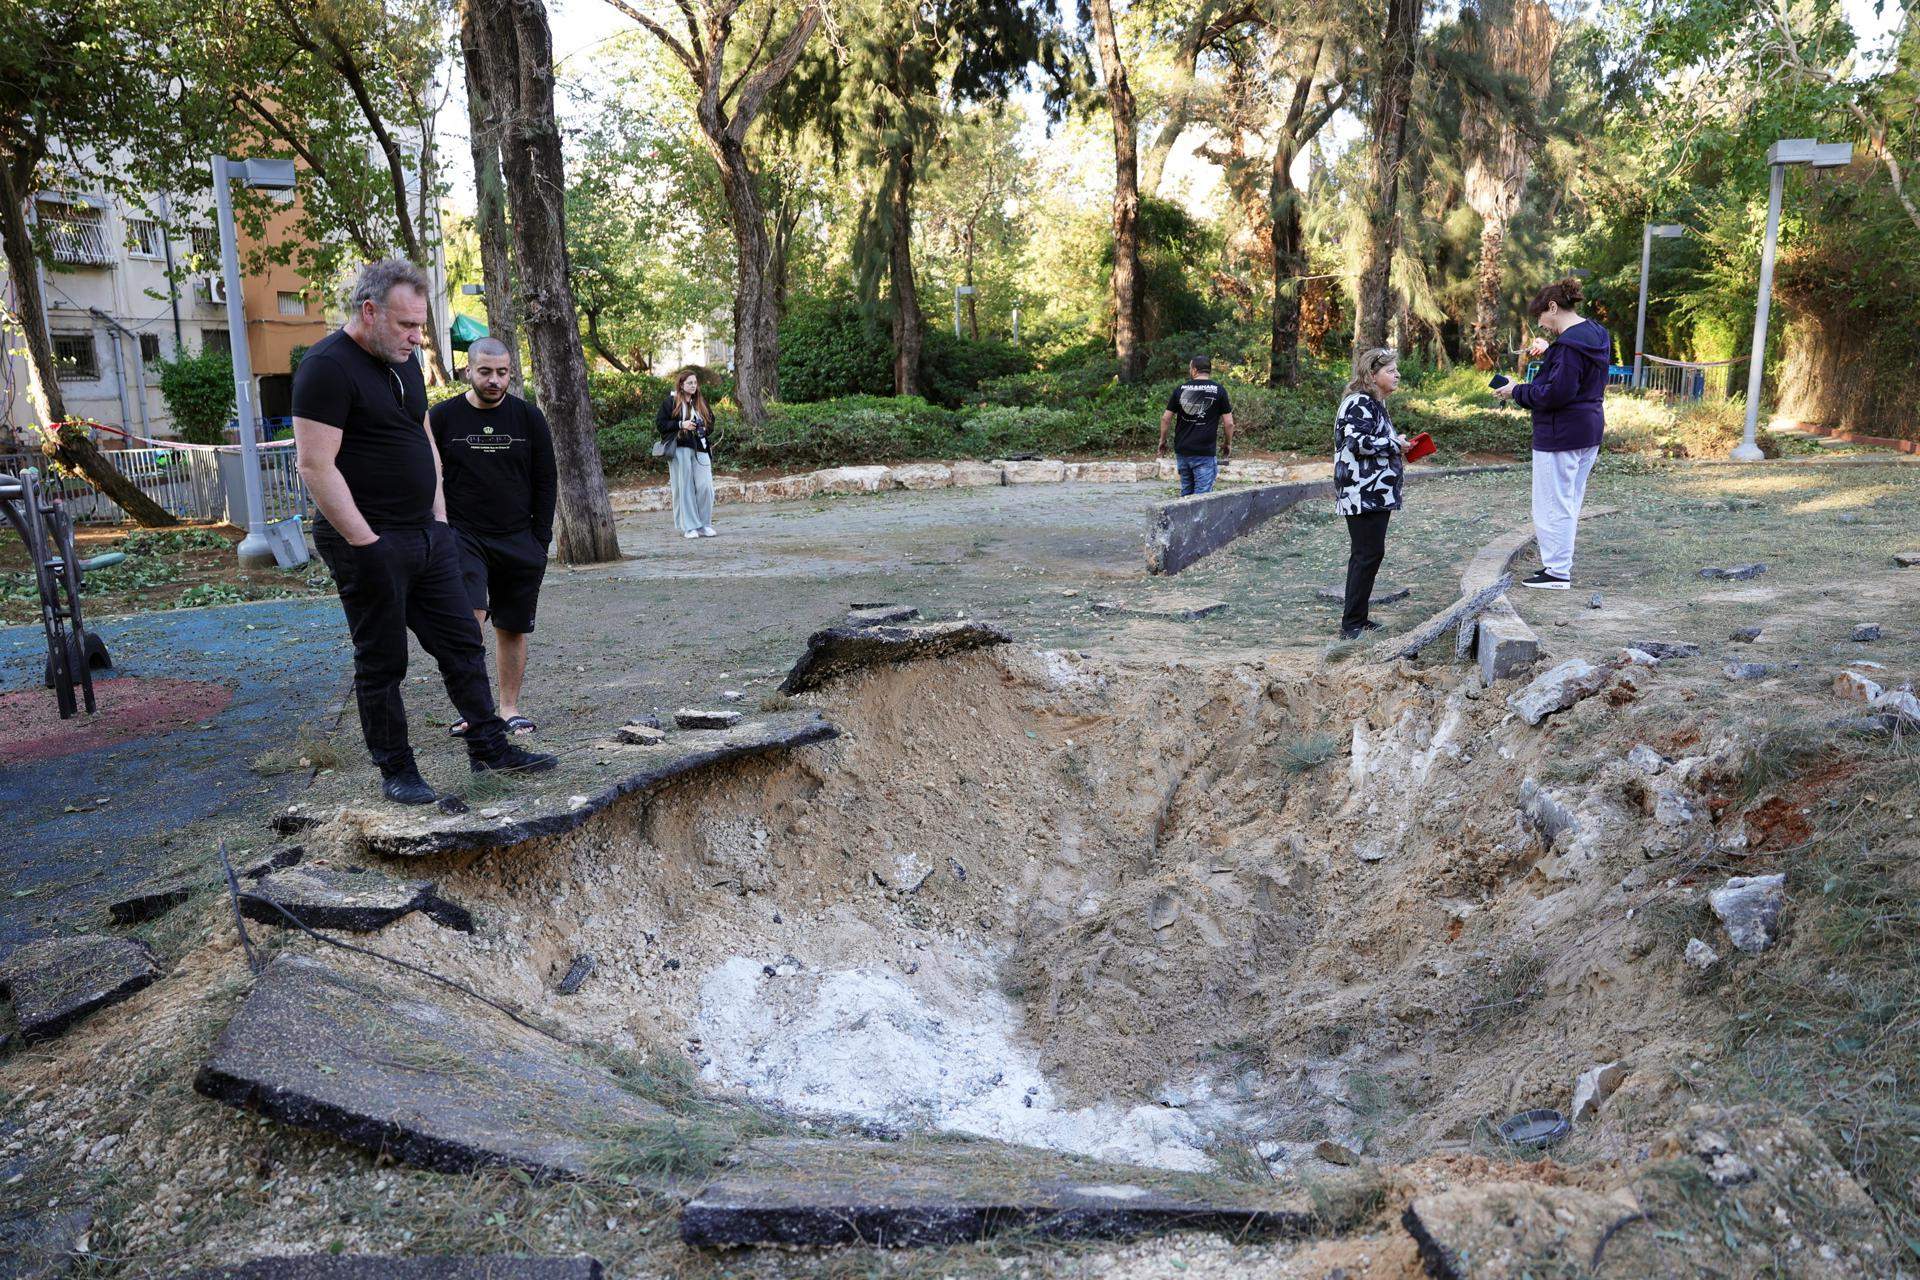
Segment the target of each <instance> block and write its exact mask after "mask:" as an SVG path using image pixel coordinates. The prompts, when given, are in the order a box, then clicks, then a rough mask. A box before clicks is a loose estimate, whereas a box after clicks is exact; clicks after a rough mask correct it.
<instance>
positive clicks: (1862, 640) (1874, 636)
mask: <svg viewBox="0 0 1920 1280" xmlns="http://www.w3.org/2000/svg"><path fill="white" fill-rule="evenodd" d="M1879 638H1880V624H1879V623H1877V622H1858V623H1855V624H1854V627H1853V631H1852V632H1851V633H1850V634H1849V635H1848V636H1847V639H1849V640H1851V641H1853V642H1854V643H1855V644H1872V643H1873V642H1874V641H1875V640H1878V639H1879Z"/></svg>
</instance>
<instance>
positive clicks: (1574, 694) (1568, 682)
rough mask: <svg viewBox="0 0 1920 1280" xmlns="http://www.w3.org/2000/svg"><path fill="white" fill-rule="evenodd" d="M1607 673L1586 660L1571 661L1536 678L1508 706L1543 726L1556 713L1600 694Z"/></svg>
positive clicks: (1528, 719)
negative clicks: (1583, 699)
mask: <svg viewBox="0 0 1920 1280" xmlns="http://www.w3.org/2000/svg"><path fill="white" fill-rule="evenodd" d="M1606 680H1607V673H1606V671H1605V670H1603V669H1602V668H1599V667H1596V666H1594V665H1593V664H1592V663H1591V662H1588V661H1587V660H1586V659H1584V658H1569V659H1567V660H1566V661H1565V662H1563V663H1561V664H1560V665H1559V666H1557V667H1554V668H1552V669H1550V670H1548V671H1546V672H1543V673H1542V674H1541V675H1539V676H1537V677H1535V678H1534V680H1533V681H1532V683H1530V684H1528V685H1527V686H1526V687H1525V688H1524V689H1521V690H1519V691H1518V692H1517V693H1515V694H1513V695H1512V696H1511V697H1509V698H1508V699H1507V705H1508V706H1509V707H1511V708H1513V710H1514V711H1516V712H1517V713H1519V715H1520V718H1521V719H1523V720H1525V721H1526V722H1527V723H1528V724H1539V723H1540V722H1541V721H1542V720H1544V719H1546V718H1547V717H1548V716H1550V715H1552V714H1553V713H1554V712H1556V711H1565V710H1566V709H1567V708H1568V707H1570V706H1572V705H1573V704H1574V703H1576V702H1578V701H1580V699H1582V698H1588V697H1591V696H1593V695H1594V694H1596V693H1598V692H1600V686H1601V685H1603V684H1605V683H1606Z"/></svg>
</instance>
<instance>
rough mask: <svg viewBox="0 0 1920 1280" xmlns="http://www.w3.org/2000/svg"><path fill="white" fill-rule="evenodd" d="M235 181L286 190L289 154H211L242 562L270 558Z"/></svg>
mask: <svg viewBox="0 0 1920 1280" xmlns="http://www.w3.org/2000/svg"><path fill="white" fill-rule="evenodd" d="M230 182H238V183H240V185H242V186H244V187H250V188H253V189H254V190H257V191H291V190H293V188H294V173H293V161H291V160H229V159H228V158H227V157H226V156H215V157H214V158H213V205H214V211H215V214H216V216H217V217H218V219H219V223H220V270H221V274H222V276H224V277H225V279H226V285H227V335H228V336H227V346H228V347H229V348H230V349H231V353H232V357H233V407H234V411H235V412H234V418H235V421H236V422H237V423H238V425H239V428H240V477H241V487H242V488H243V489H245V491H246V496H247V536H246V537H244V538H242V539H241V540H240V546H239V548H238V551H239V554H240V564H241V566H242V567H243V568H247V569H258V568H263V567H265V566H267V565H270V564H273V563H275V561H274V556H273V544H272V543H271V542H269V541H268V540H267V510H266V504H265V503H264V502H263V501H262V500H261V497H260V443H259V427H260V419H259V416H258V415H257V414H256V413H255V412H254V405H253V357H252V355H251V354H250V353H249V352H248V350H247V303H246V297H245V295H244V294H243V293H242V292H241V286H240V250H239V247H238V243H237V240H238V237H237V236H236V235H235V234H234V229H233V193H232V191H231V190H230V189H229V187H228V185H227V184H228V183H230Z"/></svg>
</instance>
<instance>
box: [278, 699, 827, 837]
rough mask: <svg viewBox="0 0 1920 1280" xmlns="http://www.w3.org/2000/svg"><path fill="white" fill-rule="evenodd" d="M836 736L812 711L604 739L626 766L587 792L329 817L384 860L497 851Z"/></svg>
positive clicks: (347, 811) (316, 819)
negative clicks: (708, 772) (658, 736)
mask: <svg viewBox="0 0 1920 1280" xmlns="http://www.w3.org/2000/svg"><path fill="white" fill-rule="evenodd" d="M839 734H840V731H839V730H838V729H836V728H834V726H833V725H832V724H830V723H828V722H827V721H826V720H825V719H823V718H822V717H821V716H820V714H819V713H818V712H815V711H795V712H782V713H779V714H776V715H770V716H765V717H761V718H759V719H754V720H748V721H746V722H745V723H742V724H739V725H736V726H734V727H733V728H731V729H697V730H684V731H678V732H673V733H669V734H667V735H666V738H665V740H664V741H662V742H661V743H659V744H658V745H654V746H645V745H627V744H623V743H613V742H609V743H608V744H607V746H606V750H607V751H608V752H609V753H611V754H612V756H613V757H614V760H615V762H616V763H617V764H618V765H619V766H620V767H621V768H623V769H624V770H626V771H625V772H623V773H622V774H620V776H619V777H618V778H617V779H616V780H615V781H614V782H611V783H608V784H607V785H605V786H603V787H601V788H599V789H598V790H596V791H594V792H592V793H591V794H588V795H583V796H574V797H568V796H567V795H565V794H564V792H553V793H546V794H539V795H531V796H529V797H528V798H527V799H526V800H524V801H522V802H521V803H520V804H518V805H516V806H515V807H514V808H513V809H512V810H510V811H504V812H503V811H501V810H497V809H494V808H492V807H488V808H484V809H479V810H476V811H474V812H470V813H461V814H443V813H439V812H435V811H432V810H428V811H424V812H423V811H421V810H404V809H399V808H397V807H396V806H388V805H381V806H379V807H378V808H371V807H369V808H360V807H353V806H348V807H345V808H342V809H341V810H340V811H339V814H338V815H337V817H336V818H335V819H334V820H335V821H339V822H341V823H344V824H346V825H347V826H348V828H349V831H350V839H351V843H352V844H354V845H355V846H357V847H358V848H360V849H361V850H363V851H365V852H366V853H369V854H380V855H384V856H386V857H393V858H419V857H426V856H428V855H430V854H436V853H449V852H453V851H455V850H468V849H489V848H502V847H505V846H508V845H515V844H519V843H520V842H522V841H524V840H533V839H538V838H540V837H544V836H555V835H561V834H564V833H565V832H568V831H572V830H574V829H575V828H577V827H579V826H580V825H581V824H582V823H584V822H586V821H587V819H589V818H591V817H592V816H593V815H594V814H596V813H599V812H600V811H601V810H602V809H605V808H606V807H607V806H608V805H610V804H612V803H613V802H614V801H616V800H618V799H620V798H622V797H623V796H629V795H633V794H636V793H640V792H647V791H652V790H655V789H656V788H658V787H661V786H663V785H665V784H666V783H669V782H672V781H674V780H675V779H677V778H683V777H686V776H687V775H689V774H692V773H696V772H698V771H700V770H702V769H707V768H711V767H712V766H714V765H718V764H724V763H726V762H728V761H731V760H739V759H742V758H745V757H747V756H755V755H764V754H767V753H769V752H775V751H790V750H793V749H794V748H797V747H805V746H810V745H812V744H813V743H816V742H826V741H828V740H830V739H832V738H836V737H838V736H839ZM489 815H497V816H489ZM280 816H281V817H282V818H286V817H299V818H303V819H306V820H307V821H309V822H310V823H311V825H316V826H317V825H319V823H320V822H321V821H323V820H324V819H323V818H322V817H321V815H319V814H311V815H302V814H282V815H280Z"/></svg>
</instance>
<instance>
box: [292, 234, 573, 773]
mask: <svg viewBox="0 0 1920 1280" xmlns="http://www.w3.org/2000/svg"><path fill="white" fill-rule="evenodd" d="M426 323H427V279H426V276H425V275H424V274H423V273H422V272H421V270H420V269H419V268H418V267H416V266H414V265H413V264H412V263H411V262H407V261H406V260H404V259H400V258H389V259H387V260H385V261H383V262H375V263H372V264H370V265H368V266H367V267H366V268H364V269H363V270H362V271H361V272H360V275H359V278H358V279H357V280H356V281H355V282H354V287H353V292H352V293H351V295H350V296H349V298H348V320H347V323H346V325H345V326H344V327H342V328H340V329H338V330H336V331H334V332H333V333H330V334H328V335H327V336H326V337H324V338H322V339H320V341H318V342H316V343H314V344H313V346H311V347H309V348H308V349H307V354H306V355H305V356H304V357H302V358H301V361H300V367H299V369H298V370H297V371H296V372H295V374H294V378H293V438H294V444H295V448H296V449H297V451H298V453H299V459H300V476H301V478H302V479H303V480H305V481H306V484H307V491H308V492H309V493H310V494H312V495H313V502H314V505H315V506H316V507H318V508H319V509H320V518H319V520H318V521H316V522H315V524H314V530H313V542H314V547H315V548H316V549H317V550H318V551H319V552H320V556H321V558H322V559H324V560H325V561H326V562H327V566H328V568H330V569H331V570H332V571H333V579H334V582H335V583H336V584H337V585H338V587H339V590H340V606H341V609H342V610H343V611H344V612H345V613H346V616H347V628H348V630H349V631H350V632H351V633H352V636H353V688H354V696H355V698H356V700H357V701H358V703H359V706H360V731H361V733H362V735H364V736H365V738H366V741H367V750H368V752H369V753H370V754H371V755H372V756H373V762H374V764H375V765H377V766H379V769H380V774H381V778H382V785H381V790H382V792H383V793H384V794H385V795H386V797H387V798H388V799H390V800H396V801H399V802H400V803H402V804H430V803H432V802H433V801H434V800H435V799H437V798H438V797H437V796H436V795H435V794H434V790H433V788H432V787H430V786H428V785H427V783H426V781H425V780H424V779H423V778H421V776H420V770H419V767H418V766H417V765H416V764H415V762H414V758H413V749H412V748H411V746H409V745H408V739H407V713H406V708H405V706H404V705H403V704H402V703H401V700H400V686H401V683H402V681H404V680H405V679H406V674H407V632H408V631H409V630H411V631H412V632H413V634H414V636H415V637H416V638H418V639H419V641H420V647H421V648H423V649H425V650H426V651H427V652H428V653H429V654H430V655H432V657H433V658H434V660H435V661H436V662H438V663H439V665H440V675H441V678H442V679H443V680H444V681H445V682H446V686H447V696H448V697H450V698H451V699H452V700H453V704H454V706H455V707H456V708H458V710H459V712H460V714H461V716H462V717H464V718H465V720H466V723H467V730H468V731H467V734H466V741H467V759H468V763H469V764H470V765H471V767H472V768H473V769H474V771H475V772H482V771H487V770H499V771H508V772H534V771H539V770H545V769H551V768H553V767H554V765H555V764H556V763H557V761H556V759H555V757H553V756H550V755H541V754H538V753H535V752H530V751H523V750H521V749H520V748H519V747H517V746H515V745H513V744H512V743H511V742H509V741H508V740H507V734H506V726H505V724H504V723H503V722H502V721H501V719H500V717H499V716H497V715H496V714H494V708H493V695H492V693H491V692H490V691H489V690H488V688H487V656H486V645H485V643H484V642H483V641H482V640H481V638H480V627H479V624H478V623H476V622H475V621H474V619H473V614H472V613H471V612H470V611H469V610H468V608H467V594H466V588H465V585H464V584H463V582H462V580H461V568H460V545H459V542H458V540H457V539H456V537H455V535H454V532H453V530H452V529H451V528H449V527H448V526H447V523H446V517H447V508H446V498H445V495H444V494H443V492H442V491H441V486H440V455H439V453H438V452H437V451H436V450H435V448H434V444H433V436H432V434H431V432H430V431H429V430H428V427H427V385H426V379H425V377H424V376H423V375H422V373H421V371H420V362H419V360H418V359H416V358H415V352H417V351H418V350H419V348H420V346H421V344H422V343H423V342H424V341H425V336H426Z"/></svg>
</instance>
